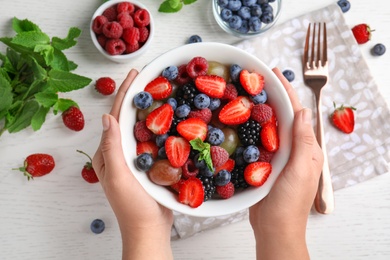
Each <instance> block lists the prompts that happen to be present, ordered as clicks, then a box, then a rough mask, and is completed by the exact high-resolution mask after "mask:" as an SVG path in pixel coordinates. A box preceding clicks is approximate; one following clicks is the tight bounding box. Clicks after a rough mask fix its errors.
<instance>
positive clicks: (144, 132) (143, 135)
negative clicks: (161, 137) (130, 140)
mask: <svg viewBox="0 0 390 260" xmlns="http://www.w3.org/2000/svg"><path fill="white" fill-rule="evenodd" d="M134 136H135V139H136V140H137V141H140V142H146V141H149V140H152V138H153V137H154V134H153V132H152V131H150V130H149V128H148V127H147V126H146V121H145V120H141V121H137V122H136V123H135V126H134Z"/></svg>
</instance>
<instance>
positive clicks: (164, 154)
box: [157, 146, 168, 159]
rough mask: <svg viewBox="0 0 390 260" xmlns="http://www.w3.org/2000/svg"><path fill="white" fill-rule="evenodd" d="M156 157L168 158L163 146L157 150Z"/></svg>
mask: <svg viewBox="0 0 390 260" xmlns="http://www.w3.org/2000/svg"><path fill="white" fill-rule="evenodd" d="M157 155H158V158H160V159H167V158H168V157H167V152H166V150H165V146H162V147H160V149H158V153H157Z"/></svg>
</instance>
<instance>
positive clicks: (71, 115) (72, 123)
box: [62, 106, 85, 132]
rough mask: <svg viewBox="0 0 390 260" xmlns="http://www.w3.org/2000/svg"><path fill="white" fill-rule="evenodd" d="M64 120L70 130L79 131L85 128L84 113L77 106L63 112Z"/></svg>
mask: <svg viewBox="0 0 390 260" xmlns="http://www.w3.org/2000/svg"><path fill="white" fill-rule="evenodd" d="M62 121H63V122H64V125H65V126H66V127H67V128H69V129H70V130H73V131H76V132H78V131H81V130H83V129H84V125H85V121H84V115H83V113H82V112H81V110H80V109H79V108H78V107H76V106H72V107H70V108H68V109H67V110H66V111H64V112H63V113H62Z"/></svg>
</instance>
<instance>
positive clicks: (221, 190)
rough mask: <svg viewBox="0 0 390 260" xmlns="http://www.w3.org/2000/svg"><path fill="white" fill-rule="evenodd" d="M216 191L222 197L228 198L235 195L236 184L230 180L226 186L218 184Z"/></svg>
mask: <svg viewBox="0 0 390 260" xmlns="http://www.w3.org/2000/svg"><path fill="white" fill-rule="evenodd" d="M216 192H217V194H218V195H219V196H221V198H223V199H228V198H230V197H232V196H233V195H234V184H233V183H231V182H229V183H228V184H226V185H224V186H216Z"/></svg>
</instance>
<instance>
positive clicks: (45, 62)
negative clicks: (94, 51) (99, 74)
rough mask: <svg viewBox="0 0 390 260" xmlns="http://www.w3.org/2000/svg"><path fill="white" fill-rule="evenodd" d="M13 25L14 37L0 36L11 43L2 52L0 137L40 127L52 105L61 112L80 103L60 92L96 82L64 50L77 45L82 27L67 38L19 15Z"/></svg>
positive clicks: (6, 42) (4, 41)
mask: <svg viewBox="0 0 390 260" xmlns="http://www.w3.org/2000/svg"><path fill="white" fill-rule="evenodd" d="M12 28H13V30H14V31H15V32H16V35H15V36H14V37H12V38H11V37H0V42H2V43H4V44H5V45H6V46H7V49H6V53H5V54H3V53H0V61H2V64H1V66H0V136H1V134H2V133H3V132H5V131H8V132H9V133H16V132H18V131H20V130H22V129H24V128H26V127H28V126H30V125H31V127H32V129H33V130H34V131H36V130H39V129H40V128H41V126H42V124H43V123H44V122H45V119H46V115H47V114H48V112H49V111H50V109H51V108H52V109H53V113H54V114H57V113H58V112H59V111H61V112H63V111H66V110H67V109H68V108H69V107H71V106H78V105H77V103H76V102H75V101H73V100H71V99H63V98H60V97H59V95H58V93H60V92H70V91H73V90H77V89H81V88H84V87H86V86H88V85H89V84H90V82H91V81H92V80H91V79H90V78H87V77H84V76H80V75H77V74H74V73H72V72H71V71H73V70H75V69H76V68H77V64H76V63H74V62H72V61H70V60H68V59H67V57H66V55H65V54H64V53H63V50H66V49H69V48H71V47H73V46H75V45H76V44H77V41H76V40H75V39H76V38H77V37H79V36H80V34H81V30H80V29H78V28H76V27H72V28H70V29H69V31H68V35H67V37H65V38H63V39H61V38H58V37H52V38H51V39H50V37H49V36H48V35H47V34H45V33H44V32H42V31H41V29H40V28H39V27H38V26H37V25H36V24H34V23H32V22H30V21H29V20H27V19H25V20H19V19H18V18H16V17H15V18H13V19H12Z"/></svg>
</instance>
